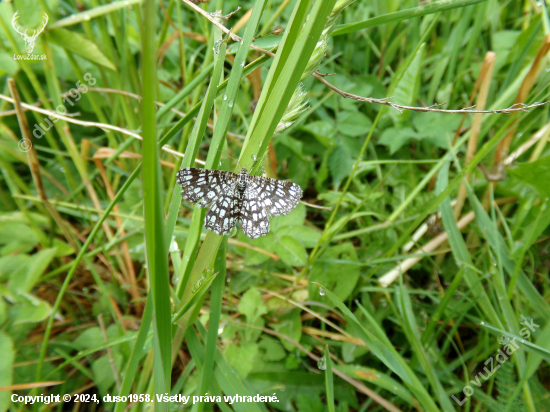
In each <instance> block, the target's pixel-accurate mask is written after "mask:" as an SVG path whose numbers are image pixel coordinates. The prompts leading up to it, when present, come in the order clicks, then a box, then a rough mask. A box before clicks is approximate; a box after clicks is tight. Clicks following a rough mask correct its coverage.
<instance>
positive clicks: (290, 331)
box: [269, 309, 302, 352]
mask: <svg viewBox="0 0 550 412" xmlns="http://www.w3.org/2000/svg"><path fill="white" fill-rule="evenodd" d="M269 326H270V327H271V328H272V329H273V330H276V331H277V332H279V333H282V334H283V335H286V336H288V337H289V338H290V339H292V340H293V341H294V342H298V343H299V342H300V339H301V337H302V318H301V317H300V310H299V309H293V310H291V311H290V312H288V313H286V314H284V315H282V316H279V319H278V322H277V323H271V324H270V325H269ZM279 339H280V341H281V343H282V344H283V346H284V348H285V349H286V350H287V351H289V352H292V351H294V350H295V349H296V347H295V346H294V345H293V344H292V343H290V342H289V341H287V340H286V339H283V338H279Z"/></svg>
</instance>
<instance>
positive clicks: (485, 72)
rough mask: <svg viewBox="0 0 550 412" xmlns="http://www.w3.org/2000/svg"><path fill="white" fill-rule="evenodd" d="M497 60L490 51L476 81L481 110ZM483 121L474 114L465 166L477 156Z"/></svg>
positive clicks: (462, 192)
mask: <svg viewBox="0 0 550 412" xmlns="http://www.w3.org/2000/svg"><path fill="white" fill-rule="evenodd" d="M496 58H497V55H496V53H494V52H491V51H490V52H487V53H486V54H485V59H484V60H483V65H482V66H481V71H480V73H479V76H478V78H477V81H476V85H477V84H478V83H479V95H478V97H477V107H479V108H480V110H483V109H485V106H486V105H487V96H488V95H489V87H490V86H491V79H492V78H493V70H494V68H495V61H496ZM472 97H473V96H472ZM482 120H483V114H482V113H476V114H474V118H473V121H472V127H471V128H470V137H469V139H468V148H467V149H466V159H465V160H464V166H466V165H467V164H468V163H470V162H471V161H472V159H473V158H474V156H475V154H476V151H477V143H478V137H479V131H480V130H481V122H482ZM470 176H471V173H468V174H467V175H466V177H465V178H464V180H463V181H462V182H461V183H460V187H459V189H458V195H457V198H456V205H455V208H454V215H455V219H458V218H459V217H460V215H461V214H462V208H463V206H464V201H465V200H466V196H467V191H466V182H469V181H470Z"/></svg>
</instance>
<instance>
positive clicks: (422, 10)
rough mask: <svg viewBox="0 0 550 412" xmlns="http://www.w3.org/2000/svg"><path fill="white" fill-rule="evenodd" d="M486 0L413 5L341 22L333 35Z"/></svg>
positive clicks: (462, 0) (442, 1)
mask: <svg viewBox="0 0 550 412" xmlns="http://www.w3.org/2000/svg"><path fill="white" fill-rule="evenodd" d="M482 1H486V0H441V1H434V2H433V3H429V4H424V5H422V6H418V7H412V8H410V9H405V10H399V11H394V12H392V13H386V14H382V15H378V16H376V17H373V18H370V19H367V20H364V21H360V22H355V23H349V24H340V25H339V26H337V27H336V30H334V32H332V35H333V36H340V35H342V34H346V33H352V32H354V31H358V30H363V29H367V28H369V27H376V26H381V25H383V24H387V23H391V22H393V21H402V20H407V19H412V18H415V17H421V16H426V15H428V14H433V13H438V12H441V11H444V10H450V9H454V8H459V7H465V6H469V5H472V4H477V3H481V2H482Z"/></svg>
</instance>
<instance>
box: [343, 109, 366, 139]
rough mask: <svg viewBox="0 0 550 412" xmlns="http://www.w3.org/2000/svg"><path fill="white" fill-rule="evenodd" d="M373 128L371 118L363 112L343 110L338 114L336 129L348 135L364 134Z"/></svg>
mask: <svg viewBox="0 0 550 412" xmlns="http://www.w3.org/2000/svg"><path fill="white" fill-rule="evenodd" d="M371 128H372V121H371V119H369V118H368V117H367V116H365V115H364V114H363V113H361V112H351V111H343V112H339V113H338V114H337V115H336V129H337V130H338V131H339V132H340V133H342V134H345V135H347V136H352V137H357V136H364V135H366V134H367V133H369V132H370V129H371Z"/></svg>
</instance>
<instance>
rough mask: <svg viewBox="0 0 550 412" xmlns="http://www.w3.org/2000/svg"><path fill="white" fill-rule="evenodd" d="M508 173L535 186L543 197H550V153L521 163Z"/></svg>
mask: <svg viewBox="0 0 550 412" xmlns="http://www.w3.org/2000/svg"><path fill="white" fill-rule="evenodd" d="M508 173H509V174H510V175H512V176H513V177H515V178H516V179H518V180H520V181H522V182H523V183H525V184H528V185H529V186H531V187H533V188H535V189H536V190H537V192H538V193H539V195H540V196H541V197H542V198H547V197H550V155H548V156H544V157H541V158H540V159H538V160H535V161H534V162H529V163H520V164H518V165H516V167H514V168H513V169H508Z"/></svg>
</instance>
